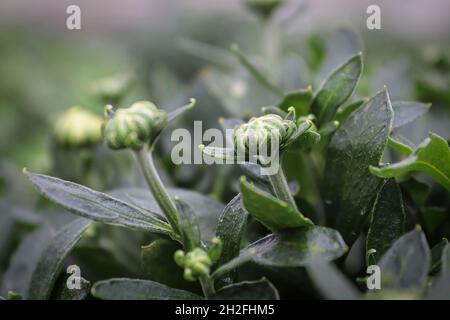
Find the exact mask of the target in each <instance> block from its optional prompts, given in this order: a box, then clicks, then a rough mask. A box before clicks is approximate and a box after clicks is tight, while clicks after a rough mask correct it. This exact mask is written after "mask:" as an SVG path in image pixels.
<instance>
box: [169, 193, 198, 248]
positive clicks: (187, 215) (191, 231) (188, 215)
mask: <svg viewBox="0 0 450 320" xmlns="http://www.w3.org/2000/svg"><path fill="white" fill-rule="evenodd" d="M174 200H175V205H176V206H177V209H178V212H179V214H180V231H181V240H182V243H183V244H184V246H185V249H186V250H187V251H192V250H194V249H195V248H197V247H199V246H200V227H199V225H198V221H197V216H196V215H195V212H194V211H193V210H192V208H191V207H190V206H189V205H188V204H187V203H186V202H184V201H183V200H181V199H180V198H178V197H176V198H175V199H174Z"/></svg>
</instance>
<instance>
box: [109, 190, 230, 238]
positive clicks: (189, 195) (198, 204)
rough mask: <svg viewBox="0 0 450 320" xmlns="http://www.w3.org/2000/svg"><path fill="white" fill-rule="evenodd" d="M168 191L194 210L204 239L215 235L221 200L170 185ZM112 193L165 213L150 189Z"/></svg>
mask: <svg viewBox="0 0 450 320" xmlns="http://www.w3.org/2000/svg"><path fill="white" fill-rule="evenodd" d="M167 191H168V192H169V195H170V196H171V197H172V198H174V197H176V196H177V197H179V198H180V199H181V200H183V201H184V202H186V203H187V204H188V205H189V206H190V207H191V208H192V209H193V210H194V212H195V214H196V216H197V219H198V223H199V226H200V231H201V236H202V240H203V241H209V240H211V238H212V237H214V234H215V228H216V225H217V221H218V219H219V217H220V214H221V213H222V210H223V207H224V205H223V204H222V203H221V202H219V201H216V200H213V199H211V198H209V197H207V196H205V195H203V194H201V193H199V192H195V191H191V190H186V189H180V188H170V187H169V188H167ZM111 194H113V195H114V196H115V197H117V198H119V199H123V200H125V199H127V200H128V201H131V202H133V203H134V204H136V206H138V207H140V208H144V209H145V211H151V212H154V213H156V214H159V215H162V214H163V213H162V211H161V209H160V208H159V206H158V203H157V202H156V200H155V198H154V197H153V195H152V194H151V193H150V191H149V190H148V189H145V188H122V189H116V190H114V191H113V192H112V193H111Z"/></svg>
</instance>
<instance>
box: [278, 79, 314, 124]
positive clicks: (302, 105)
mask: <svg viewBox="0 0 450 320" xmlns="http://www.w3.org/2000/svg"><path fill="white" fill-rule="evenodd" d="M311 101H312V87H311V86H309V87H308V88H306V89H302V90H299V91H296V92H290V93H287V94H286V95H285V96H284V97H283V99H282V100H281V101H280V102H279V103H278V105H277V107H278V108H280V109H281V110H283V111H286V112H288V109H289V108H290V107H294V108H295V114H296V115H297V117H301V116H306V115H308V113H309V106H310V105H311Z"/></svg>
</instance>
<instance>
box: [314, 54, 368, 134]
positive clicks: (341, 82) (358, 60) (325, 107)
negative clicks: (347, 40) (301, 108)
mask: <svg viewBox="0 0 450 320" xmlns="http://www.w3.org/2000/svg"><path fill="white" fill-rule="evenodd" d="M362 67H363V65H362V54H360V53H358V54H357V55H355V56H353V57H351V58H350V59H349V60H348V61H347V62H345V63H344V64H343V65H341V66H339V67H338V68H337V69H336V70H334V71H333V72H332V73H331V74H330V75H329V76H328V77H327V79H326V80H325V81H324V82H323V83H322V85H321V86H320V89H319V90H318V92H317V93H316V95H315V97H314V100H313V102H312V104H311V111H312V112H313V113H314V114H315V115H316V116H317V120H318V124H319V125H322V124H324V123H327V122H329V121H331V120H333V118H334V116H335V114H336V112H337V109H338V108H339V106H341V105H342V104H343V103H344V102H345V101H346V100H347V99H348V98H349V97H350V96H351V95H352V93H353V91H354V90H355V87H356V84H357V83H358V80H359V77H360V76H361V72H362Z"/></svg>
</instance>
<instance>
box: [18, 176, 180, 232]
mask: <svg viewBox="0 0 450 320" xmlns="http://www.w3.org/2000/svg"><path fill="white" fill-rule="evenodd" d="M25 174H26V175H27V177H28V178H29V179H30V181H31V182H32V183H33V184H34V186H35V187H36V188H37V189H38V190H39V191H40V192H41V193H42V194H43V195H44V196H45V197H47V198H49V199H50V200H52V201H53V202H55V203H57V204H59V205H60V206H62V207H64V208H66V209H68V210H69V211H71V212H73V213H75V214H78V215H80V216H82V217H85V218H89V219H91V220H94V221H100V222H104V223H109V224H114V225H120V226H124V227H128V228H137V229H142V230H147V231H152V232H156V233H162V234H171V232H172V231H171V228H170V227H169V225H168V224H167V223H165V222H163V221H161V220H159V219H157V218H156V216H155V215H152V213H151V212H147V211H145V212H144V211H143V210H142V209H139V208H137V207H135V206H133V205H131V204H128V203H126V202H124V201H121V200H118V199H116V198H114V197H112V196H109V195H107V194H105V193H101V192H97V191H94V190H92V189H89V188H87V187H85V186H82V185H79V184H76V183H73V182H70V181H65V180H62V179H58V178H55V177H50V176H46V175H43V174H35V173H32V172H28V171H25Z"/></svg>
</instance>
